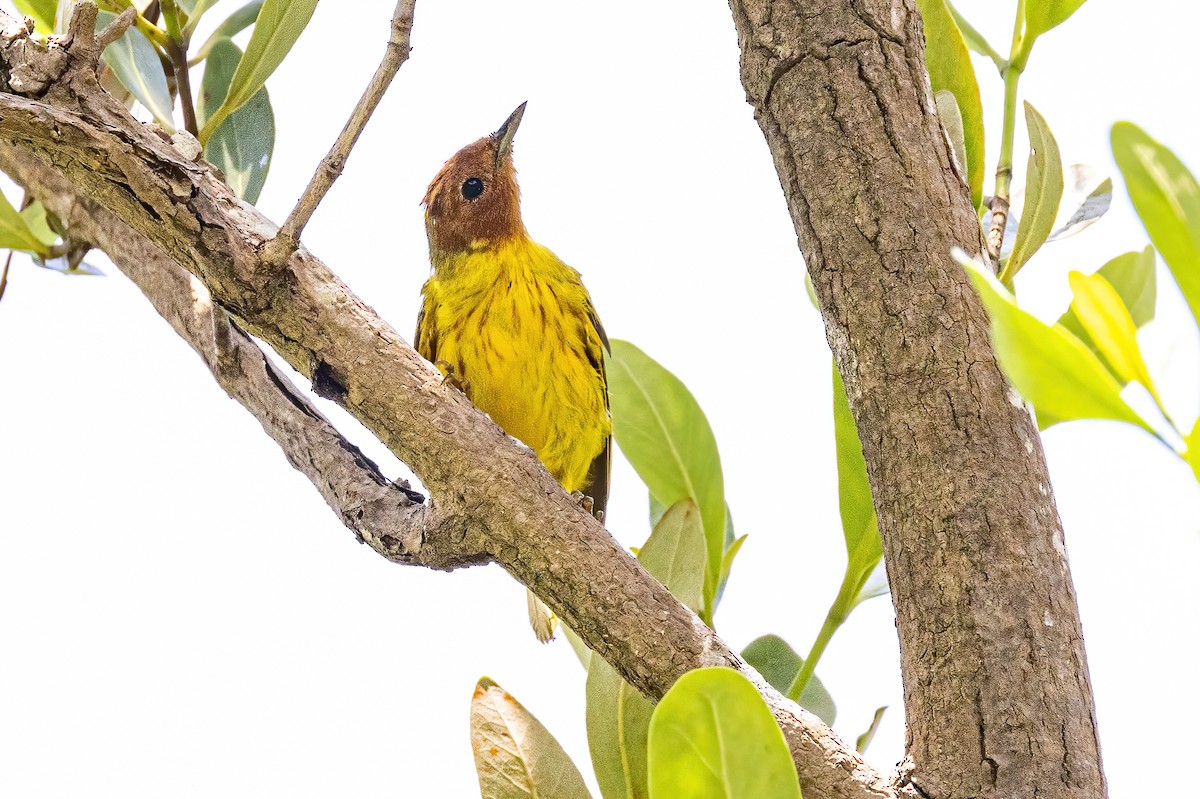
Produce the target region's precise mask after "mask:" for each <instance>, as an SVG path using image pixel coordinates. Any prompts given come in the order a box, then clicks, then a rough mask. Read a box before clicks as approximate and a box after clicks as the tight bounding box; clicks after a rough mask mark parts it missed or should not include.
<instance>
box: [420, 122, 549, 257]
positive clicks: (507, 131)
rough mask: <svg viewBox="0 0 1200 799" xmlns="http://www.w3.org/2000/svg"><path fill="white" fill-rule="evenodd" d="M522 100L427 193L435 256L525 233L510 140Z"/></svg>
mask: <svg viewBox="0 0 1200 799" xmlns="http://www.w3.org/2000/svg"><path fill="white" fill-rule="evenodd" d="M524 113H525V103H521V104H520V105H519V106H517V110H516V111H513V112H512V114H510V115H509V117H508V119H506V120H505V121H504V124H503V125H501V126H500V129H499V130H497V131H496V132H495V133H493V134H492V135H490V136H484V137H483V138H482V139H480V140H479V141H477V142H473V143H471V144H468V145H467V146H466V147H464V148H462V149H461V150H459V151H458V152H457V153H455V154H454V157H453V158H451V159H450V160H449V161H447V162H446V165H445V166H443V167H442V169H441V171H440V172H438V173H437V175H436V176H435V177H434V178H433V182H432V183H430V184H429V188H428V189H427V190H426V191H425V198H424V199H423V200H422V204H423V205H424V206H425V231H426V233H427V234H428V235H429V252H430V255H431V256H432V257H433V258H434V259H435V260H437V257H438V256H439V255H450V254H455V253H461V252H470V251H480V250H490V249H494V248H496V247H498V246H500V245H501V244H503V243H505V242H507V241H511V240H512V239H513V238H515V237H518V236H524V235H526V234H525V225H524V224H523V223H522V222H521V199H520V192H519V190H518V189H517V173H516V170H515V169H513V159H512V141H513V136H514V135H516V132H517V126H518V125H519V124H521V116H522V115H523V114H524Z"/></svg>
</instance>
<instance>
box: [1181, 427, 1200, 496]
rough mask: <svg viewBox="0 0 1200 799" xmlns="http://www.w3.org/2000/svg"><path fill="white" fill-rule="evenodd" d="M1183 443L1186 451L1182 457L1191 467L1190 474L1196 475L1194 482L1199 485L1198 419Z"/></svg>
mask: <svg viewBox="0 0 1200 799" xmlns="http://www.w3.org/2000/svg"><path fill="white" fill-rule="evenodd" d="M1184 443H1185V444H1186V445H1187V450H1186V451H1185V452H1184V454H1183V457H1184V459H1185V460H1186V461H1187V462H1188V465H1189V466H1191V467H1192V473H1193V474H1195V475H1196V482H1198V483H1200V419H1197V420H1196V423H1195V424H1194V425H1193V426H1192V432H1191V433H1190V434H1188V437H1187V440H1186V441H1185V442H1184Z"/></svg>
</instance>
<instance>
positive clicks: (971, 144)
mask: <svg viewBox="0 0 1200 799" xmlns="http://www.w3.org/2000/svg"><path fill="white" fill-rule="evenodd" d="M917 6H918V8H920V10H921V18H922V19H923V20H924V22H925V65H926V66H927V67H928V69H929V84H930V86H931V87H932V88H933V91H934V93H935V95H936V93H937V92H939V91H942V90H943V89H945V90H947V91H950V92H952V93H953V94H954V99H955V100H957V101H958V108H959V112H960V113H961V114H962V120H963V140H964V142H965V145H966V156H967V157H966V160H965V161H964V162H963V168H964V169H965V170H966V177H967V185H968V186H970V187H971V204H972V205H973V206H975V207H976V208H978V207H979V205H980V203H981V202H982V200H983V172H984V163H983V158H984V148H983V103H982V102H981V101H980V99H979V83H978V82H977V81H976V80H975V68H974V67H973V66H971V54H970V53H969V52H968V51H967V43H966V41H964V39H963V34H962V31H960V30H959V28H958V25H957V24H955V22H954V17H953V16H951V14H950V9H949V7H948V6H947V4H946V1H945V0H917Z"/></svg>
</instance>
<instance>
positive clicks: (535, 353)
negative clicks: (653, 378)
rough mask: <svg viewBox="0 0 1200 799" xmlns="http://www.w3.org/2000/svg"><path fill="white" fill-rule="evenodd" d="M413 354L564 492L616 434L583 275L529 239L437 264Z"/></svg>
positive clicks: (581, 481) (579, 485) (584, 476)
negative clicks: (523, 447)
mask: <svg viewBox="0 0 1200 799" xmlns="http://www.w3.org/2000/svg"><path fill="white" fill-rule="evenodd" d="M422 293H423V294H424V297H425V301H424V304H423V306H422V319H421V328H420V329H419V330H418V333H417V342H418V350H419V351H420V352H421V354H422V355H424V356H425V357H426V358H429V359H430V360H431V361H434V362H435V363H437V364H439V366H440V367H441V368H442V370H443V372H444V373H445V374H447V375H448V376H450V377H452V378H453V379H454V380H455V381H456V382H457V383H458V384H459V385H460V386H461V387H462V388H463V390H464V392H465V393H466V394H467V396H468V397H470V398H471V401H472V402H474V403H475V404H476V405H477V406H478V407H479V408H480V409H482V410H483V411H485V412H486V413H487V414H488V415H489V416H491V417H492V419H493V420H494V421H495V422H496V423H497V424H498V425H500V426H501V427H503V428H504V430H505V432H507V433H508V434H509V435H511V436H513V437H514V438H518V439H520V440H521V441H522V442H524V443H525V444H527V445H529V446H530V447H531V448H532V449H533V450H534V452H536V453H537V455H538V458H539V459H540V460H541V461H542V463H543V464H545V466H546V468H547V469H548V470H549V472H550V474H552V475H554V479H555V480H557V481H558V482H559V483H560V484H561V485H562V487H563V488H565V489H566V490H567V491H580V490H583V489H584V488H586V487H587V483H588V472H589V470H590V468H591V465H592V461H593V460H594V459H595V458H596V456H597V455H598V454H600V453H601V452H602V451H603V450H604V448H605V446H606V444H607V442H608V437H609V434H610V432H611V430H612V424H611V422H610V421H609V419H608V407H607V404H608V403H607V395H606V391H605V385H604V377H603V368H604V366H603V363H604V362H603V357H604V354H603V347H604V346H605V342H604V339H603V333H602V332H601V329H600V327H599V324H598V323H597V321H596V314H595V311H594V310H593V309H592V303H591V299H590V298H589V297H588V293H587V289H585V288H584V287H583V283H582V281H581V280H580V279H579V273H578V272H576V271H575V270H574V269H572V268H571V267H569V266H567V265H566V264H564V263H563V262H562V261H561V260H560V259H559V258H558V256H556V255H555V254H554V253H552V252H551V251H550V250H548V249H546V248H545V247H543V246H542V245H540V244H538V243H536V242H534V241H531V240H530V239H529V238H528V237H520V238H516V239H513V240H511V241H509V242H506V243H504V244H502V245H500V246H498V247H496V248H495V249H487V250H481V251H478V252H466V253H457V254H453V255H448V256H444V257H442V258H439V259H438V260H437V261H435V262H434V275H433V277H431V278H430V279H429V280H428V282H426V283H425V287H424V289H423V290H422Z"/></svg>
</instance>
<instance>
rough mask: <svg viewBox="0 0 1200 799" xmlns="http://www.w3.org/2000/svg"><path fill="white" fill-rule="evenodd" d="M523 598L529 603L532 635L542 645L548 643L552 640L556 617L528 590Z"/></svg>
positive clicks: (556, 622) (556, 624)
mask: <svg viewBox="0 0 1200 799" xmlns="http://www.w3.org/2000/svg"><path fill="white" fill-rule="evenodd" d="M525 598H526V599H527V600H528V601H529V626H530V627H532V628H533V634H534V635H536V636H537V639H538V640H539V641H541V642H542V643H543V644H546V643H549V642H550V641H552V640H553V639H554V628H555V627H557V626H558V616H555V615H554V611H552V610H550V608H548V607H546V603H544V602H542V600H540V599H538V598H537V596H536V595H535V594H534V593H533V592H532V591H530V590H529V589H528V588H526V589H525Z"/></svg>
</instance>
